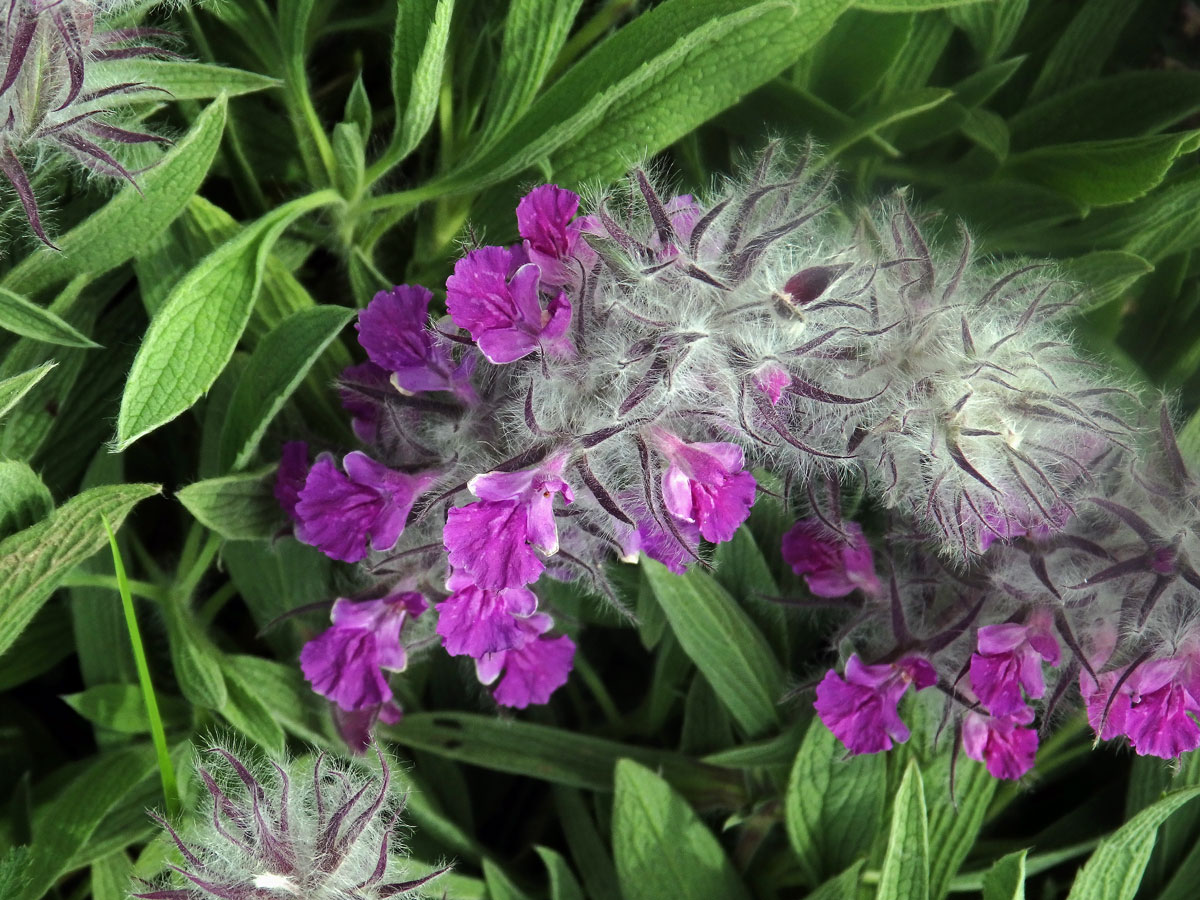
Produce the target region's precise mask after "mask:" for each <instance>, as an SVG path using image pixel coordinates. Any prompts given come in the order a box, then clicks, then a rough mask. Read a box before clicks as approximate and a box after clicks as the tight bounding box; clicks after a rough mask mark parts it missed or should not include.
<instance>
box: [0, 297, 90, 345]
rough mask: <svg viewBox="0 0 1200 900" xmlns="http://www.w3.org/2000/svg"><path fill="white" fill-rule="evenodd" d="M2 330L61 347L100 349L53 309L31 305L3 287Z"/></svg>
mask: <svg viewBox="0 0 1200 900" xmlns="http://www.w3.org/2000/svg"><path fill="white" fill-rule="evenodd" d="M0 328H2V329H4V330H5V331H11V332H12V333H13V334H19V335H22V336H24V337H27V338H33V340H35V341H42V342H43V343H46V344H58V345H59V346H61V347H99V346H100V345H99V344H97V343H96V342H95V341H93V340H91V339H89V338H88V337H87V336H86V335H82V334H80V333H79V332H78V331H76V330H75V329H74V328H72V327H71V326H70V325H68V324H67V323H66V322H64V321H63V320H62V319H60V318H59V317H58V316H56V315H55V314H54V313H52V312H50V310H48V309H45V308H44V307H41V306H38V305H37V304H36V303H31V302H29V301H28V300H26V299H25V298H24V297H22V296H21V295H20V294H14V293H13V292H12V291H10V290H6V289H5V288H0Z"/></svg>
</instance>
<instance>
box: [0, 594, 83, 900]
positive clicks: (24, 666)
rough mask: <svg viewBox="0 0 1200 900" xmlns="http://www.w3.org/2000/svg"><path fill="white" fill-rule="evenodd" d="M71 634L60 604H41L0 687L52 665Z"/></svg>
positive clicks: (1, 664)
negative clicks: (42, 605)
mask: <svg viewBox="0 0 1200 900" xmlns="http://www.w3.org/2000/svg"><path fill="white" fill-rule="evenodd" d="M71 638H72V634H71V625H70V622H69V621H67V619H66V617H65V616H64V615H63V610H62V608H61V607H60V606H57V605H55V604H48V605H47V606H44V607H42V610H41V612H40V613H38V614H37V615H36V616H34V617H33V621H32V622H30V623H29V626H28V627H27V628H26V629H25V630H24V631H23V632H21V636H20V637H19V638H17V642H16V643H15V644H13V645H12V646H11V647H10V648H9V649H8V650H7V651H6V652H5V654H4V658H3V659H2V660H0V691H7V690H9V689H10V688H14V687H16V686H17V685H19V684H24V683H25V682H27V681H32V680H33V679H34V678H37V677H38V676H39V675H42V674H44V673H45V672H48V671H50V670H51V669H53V668H54V667H55V666H56V665H58V664H59V663H60V662H62V661H63V659H65V658H66V657H67V656H68V655H69V654H71V653H72V652H73V651H74V649H75V647H74V642H73V641H72V639H71ZM0 896H2V895H0Z"/></svg>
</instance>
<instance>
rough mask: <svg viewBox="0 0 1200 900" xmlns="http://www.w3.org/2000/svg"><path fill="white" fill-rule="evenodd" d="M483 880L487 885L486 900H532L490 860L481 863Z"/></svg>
mask: <svg viewBox="0 0 1200 900" xmlns="http://www.w3.org/2000/svg"><path fill="white" fill-rule="evenodd" d="M483 880H484V881H485V882H486V883H487V889H488V900H532V898H531V897H530V896H529V895H528V894H526V893H525V892H524V891H523V890H521V889H520V888H519V887H517V886H516V884H514V883H513V880H512V879H511V878H509V877H508V876H507V875H506V874H505V873H504V870H503V869H501V868H500V867H499V866H498V865H496V864H495V863H494V862H492V861H491V860H490V859H484V861H483Z"/></svg>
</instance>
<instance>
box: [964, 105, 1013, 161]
mask: <svg viewBox="0 0 1200 900" xmlns="http://www.w3.org/2000/svg"><path fill="white" fill-rule="evenodd" d="M961 127H962V133H963V134H964V135H965V136H966V137H967V138H969V139H970V140H972V141H974V142H975V143H976V144H978V145H979V146H980V147H982V148H983V149H984V150H986V151H987V152H988V153H990V154H992V156H994V157H996V159H997V160H998V161H999V162H1003V161H1004V158H1005V157H1006V156H1008V144H1009V137H1008V125H1006V124H1005V122H1004V119H1003V118H1002V117H1000V116H998V115H997V114H996V113H994V112H992V111H991V110H990V109H969V110H967V116H966V118H965V119H964V120H963V123H962V126H961Z"/></svg>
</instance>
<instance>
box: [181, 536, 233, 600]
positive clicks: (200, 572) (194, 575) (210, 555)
mask: <svg viewBox="0 0 1200 900" xmlns="http://www.w3.org/2000/svg"><path fill="white" fill-rule="evenodd" d="M220 549H221V536H220V535H219V534H209V536H208V540H206V541H205V542H204V546H203V547H202V548H201V549H200V552H199V553H198V554H197V555H196V558H195V560H194V561H193V562H192V564H191V565H190V566H189V567H188V568H187V570H186V571H185V572H184V573H183V574H182V575H181V576H180V577H179V578H177V579H176V581H175V590H174V593H175V595H176V596H178V597H191V596H192V593H193V592H194V591H195V590H196V585H198V584H199V583H200V579H201V578H203V577H204V573H205V572H207V571H208V567H209V566H211V565H212V561H213V560H214V559H216V556H217V551H218V550H220ZM181 571H182V567H181Z"/></svg>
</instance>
